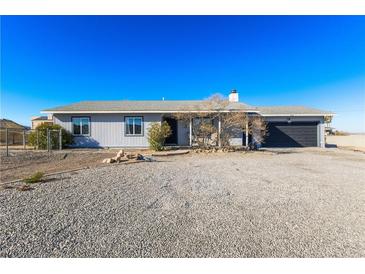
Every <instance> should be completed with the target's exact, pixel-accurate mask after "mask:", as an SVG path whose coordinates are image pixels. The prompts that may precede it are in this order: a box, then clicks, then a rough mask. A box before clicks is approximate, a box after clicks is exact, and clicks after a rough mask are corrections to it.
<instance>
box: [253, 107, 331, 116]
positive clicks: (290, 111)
mask: <svg viewBox="0 0 365 274" xmlns="http://www.w3.org/2000/svg"><path fill="white" fill-rule="evenodd" d="M257 109H258V111H259V112H260V114H262V115H318V114H320V115H333V114H334V113H333V112H330V111H325V110H320V109H316V108H310V107H305V106H271V107H268V106H267V107H257Z"/></svg>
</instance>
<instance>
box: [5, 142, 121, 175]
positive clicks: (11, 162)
mask: <svg viewBox="0 0 365 274" xmlns="http://www.w3.org/2000/svg"><path fill="white" fill-rule="evenodd" d="M117 152H118V149H110V150H109V149H89V150H75V149H74V150H70V149H69V150H61V151H52V152H51V153H48V152H47V151H36V150H19V149H18V150H12V151H11V152H10V156H9V157H7V156H6V154H5V151H4V150H1V152H0V164H1V165H0V174H1V175H0V181H1V182H8V181H12V180H17V179H22V178H25V177H27V176H30V175H32V174H34V173H35V172H38V171H41V172H44V173H53V172H59V171H65V170H70V169H77V168H83V167H95V166H98V165H103V164H102V160H103V159H104V158H108V157H109V158H110V157H114V156H115V155H116V153H117Z"/></svg>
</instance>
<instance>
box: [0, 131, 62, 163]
mask: <svg viewBox="0 0 365 274" xmlns="http://www.w3.org/2000/svg"><path fill="white" fill-rule="evenodd" d="M0 147H1V150H5V153H6V156H9V155H10V154H9V151H10V150H47V151H48V152H51V151H52V150H55V149H58V150H61V149H62V130H61V129H44V130H39V129H31V130H23V129H14V128H1V129H0Z"/></svg>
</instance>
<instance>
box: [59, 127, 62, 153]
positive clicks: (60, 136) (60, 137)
mask: <svg viewBox="0 0 365 274" xmlns="http://www.w3.org/2000/svg"><path fill="white" fill-rule="evenodd" d="M58 138H59V142H60V150H62V129H60V131H59V132H58Z"/></svg>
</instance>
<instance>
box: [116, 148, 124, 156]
mask: <svg viewBox="0 0 365 274" xmlns="http://www.w3.org/2000/svg"><path fill="white" fill-rule="evenodd" d="M123 156H124V150H123V149H121V150H119V152H118V153H117V157H123Z"/></svg>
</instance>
